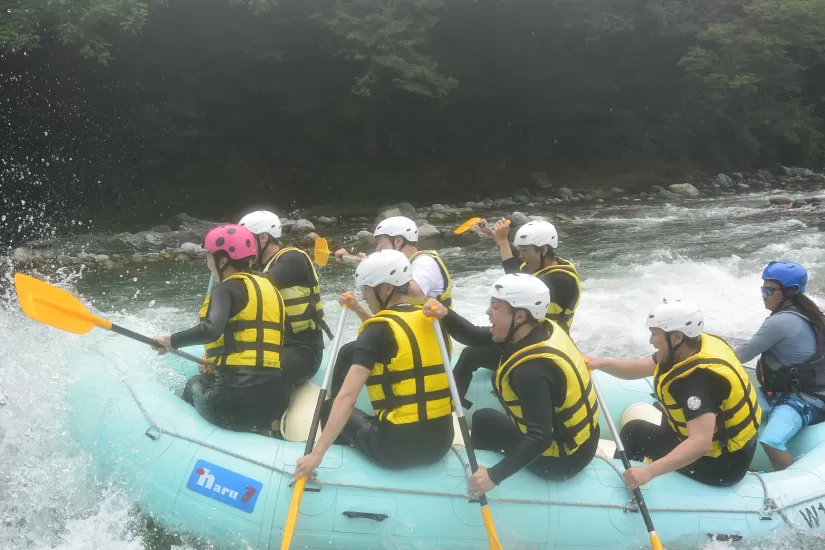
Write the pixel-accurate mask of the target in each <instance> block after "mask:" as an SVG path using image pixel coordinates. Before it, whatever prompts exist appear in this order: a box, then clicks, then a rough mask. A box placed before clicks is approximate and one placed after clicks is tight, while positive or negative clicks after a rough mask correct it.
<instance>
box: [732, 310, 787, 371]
mask: <svg viewBox="0 0 825 550" xmlns="http://www.w3.org/2000/svg"><path fill="white" fill-rule="evenodd" d="M781 317H782V316H781V315H774V316H772V317H768V318H767V319H765V322H764V323H762V326H761V327H759V330H757V331H756V334H754V335H753V336H752V337H751V339H750V340H748V341H747V342H745V343H744V344H742V345H741V346H739V347H738V348H736V357H738V358H739V361H741V362H742V363H747V362H748V361H750V360H751V359H753V358H754V357H756V356H757V355H759V354H761V353H764V352H766V351H768V350H769V349H771V348H772V347H773V346H775V345H776V344H777V343H778V342H779V341H781V340H782V339H783V338H785V337H786V336H787V333H786V330H785V328H786V323H783V322H782V319H781Z"/></svg>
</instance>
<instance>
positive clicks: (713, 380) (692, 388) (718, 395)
mask: <svg viewBox="0 0 825 550" xmlns="http://www.w3.org/2000/svg"><path fill="white" fill-rule="evenodd" d="M670 393H671V395H673V398H674V399H675V400H676V403H677V404H678V405H679V406H680V407H681V408H682V410H683V411H685V419H686V420H687V421H691V420H694V419H696V418H699V417H700V416H702V415H703V414H706V413H713V414H717V413H718V412H719V410H720V409H721V408H722V401H724V399H725V396H727V395H729V394H730V384H729V383H728V381H727V380H725V379H724V378H722V377H720V376H717V375H715V374H713V373H712V372H707V371H702V370H697V371H696V372H694V373H692V374H691V375H689V376H686V377H685V378H682V379H679V380H676V381H674V382H673V383H672V384H671V385H670Z"/></svg>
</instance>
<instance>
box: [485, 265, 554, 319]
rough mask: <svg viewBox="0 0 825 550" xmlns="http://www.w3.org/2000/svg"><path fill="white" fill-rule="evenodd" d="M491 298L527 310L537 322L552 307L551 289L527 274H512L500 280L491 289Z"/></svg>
mask: <svg viewBox="0 0 825 550" xmlns="http://www.w3.org/2000/svg"><path fill="white" fill-rule="evenodd" d="M490 296H492V297H493V298H498V299H499V300H504V301H505V302H507V303H508V304H510V306H511V307H513V308H517V309H526V310H527V311H528V312H529V313H530V315H532V316H533V319H536V320H538V319H541V318H543V317H544V316H545V315H546V314H547V308H548V307H549V306H550V289H548V288H547V285H545V284H544V283H542V282H541V281H540V280H539V279H537V278H536V277H533V276H532V275H527V274H526V273H510V274H509V275H505V276H504V277H501V278H499V279H498V280H497V281H496V282H495V283H493V286H492V287H491V288H490Z"/></svg>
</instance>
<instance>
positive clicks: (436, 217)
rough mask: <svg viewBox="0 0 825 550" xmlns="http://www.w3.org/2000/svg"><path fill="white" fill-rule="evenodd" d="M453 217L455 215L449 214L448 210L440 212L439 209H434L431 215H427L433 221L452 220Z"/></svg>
mask: <svg viewBox="0 0 825 550" xmlns="http://www.w3.org/2000/svg"><path fill="white" fill-rule="evenodd" d="M452 218H453V216H452V215H450V214H448V213H447V212H438V211H433V212H431V213H430V215H429V216H427V219H428V220H432V221H435V222H445V221H447V220H450V219H452Z"/></svg>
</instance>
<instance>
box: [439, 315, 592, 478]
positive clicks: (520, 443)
mask: <svg viewBox="0 0 825 550" xmlns="http://www.w3.org/2000/svg"><path fill="white" fill-rule="evenodd" d="M444 327H445V328H446V329H447V330H448V331H449V333H450V336H451V337H453V338H454V339H456V340H457V341H459V342H461V343H462V344H465V345H471V346H479V348H478V349H482V348H483V347H484V346H488V347H489V345H490V344H492V337H491V335H490V327H477V326H475V325H473V324H472V323H470V322H469V321H467V320H466V319H464V318H463V317H461V316H460V315H458V314H457V313H455V312H454V311H450V312H449V313H448V314H447V316H446V317H445V318H444ZM548 338H549V335H548V333H547V330H546V329H545V328H544V327H543V326H541V325H538V326H536V328H535V329H533V331H532V332H531V333H530V334H528V335H527V336H526V337H524V338H523V339H521V340H520V341H518V342H516V343H515V344H505V345H501V346H498V349H499V350H500V352H501V355H502V357H503V358H504V359H507V358H508V357H510V356H511V355H513V354H514V353H515V352H516V351H518V350H520V349H522V348H524V347H526V346H529V345H533V344H538V343H539V342H544V341H546V340H547V339H548ZM493 363H494V366H492V367H487V366H486V365H477V364H476V365H473V366H472V367H471V366H469V365H468V368H465V369H464V370H462V371H461V372H458V370H457V369H456V370H455V371H454V374H455V380H456V386H457V387H458V393H459V395H460V396H461V398H462V402H463V404H464V405H465V406H466V407H467V408H469V407H471V406H472V403H470V402H469V401H467V400H466V399H464V396H465V394H466V393H467V389H468V388H469V387H470V381H471V380H472V377H473V373H474V372H475V371H476V370H477V369H478V368H479V366H484V367H485V368H491V370H494V371H495V370H497V369H498V361H494V362H493ZM493 363H488V364H493ZM548 363H550V364H552V363H551V362H550V361H549V360H548V359H531V360H529V361H526V362H524V363H523V364H521V365H519V367H518V368H517V369H513V371H512V374H510V384H511V386H512V387H513V391H515V393H516V395H518V399H519V403H520V405H521V410H522V414H523V417H524V420H525V422H526V423H527V433H521V431H520V430H519V429H518V428H517V427H516V426H515V424H513V422H512V420H510V418H509V417H507V415H506V414H504V413H503V412H501V411H498V410H495V409H481V410H479V411H476V412H475V413H474V414H473V429H472V440H473V445H474V446H475V447H476V448H478V449H488V450H493V451H503V452H504V454H505V457H504V459H503V460H502V461H501V462H499V463H498V464H496V465H495V466H493V467H491V468H489V469H488V473H489V475H490V479H491V480H492V481H493V483H495V484H496V485H498V484H499V483H501V482H502V481H504V480H505V479H507V478H508V477H510V476H511V475H513V474H514V473H516V472H518V471H519V470H521V469H522V468H525V467H527V468H529V469H530V470H532V471H533V472H535V473H537V474H538V475H540V476H542V477H544V478H546V479H553V480H563V479H568V478H570V477H572V476H574V475H576V474H577V473H579V472H580V471H581V470H582V469H584V467H585V466H587V465H588V464H589V463H590V461H591V460H592V459H593V456H594V455H595V453H596V449H597V448H598V445H599V429H598V427H596V429H595V430H594V431H593V433H592V434H591V436H590V438H589V439H588V440H587V441H585V442H584V443H583V444H582V445H581V446H580V447H579V448H578V449H576V452H574V453H573V454H571V455H568V456H559V457H551V456H544V455H543V454H542V453H543V452H544V451H545V450H547V449H548V448H549V447H550V445H552V443H553V415H554V411H555V408H554V405H553V404H554V403H563V402H564V399H565V395H566V394H567V381H566V379H565V378H564V376H563V375H562V374H561V371H560V370H559V369H558V368H553V367H551V366H549V365H548ZM473 367H475V368H473Z"/></svg>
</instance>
